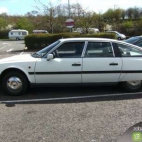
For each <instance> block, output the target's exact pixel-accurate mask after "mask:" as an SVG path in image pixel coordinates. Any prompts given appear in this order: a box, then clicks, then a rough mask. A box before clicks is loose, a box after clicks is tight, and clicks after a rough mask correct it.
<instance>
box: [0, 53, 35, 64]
mask: <svg viewBox="0 0 142 142" xmlns="http://www.w3.org/2000/svg"><path fill="white" fill-rule="evenodd" d="M36 60H37V58H34V57H32V56H31V55H30V54H24V55H16V56H12V57H8V58H3V59H0V63H10V62H31V61H36Z"/></svg>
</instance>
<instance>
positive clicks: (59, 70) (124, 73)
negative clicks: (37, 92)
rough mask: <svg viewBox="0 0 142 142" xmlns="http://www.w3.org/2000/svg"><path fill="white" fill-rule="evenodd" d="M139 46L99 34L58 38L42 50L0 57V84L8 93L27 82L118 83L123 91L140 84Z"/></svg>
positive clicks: (141, 56) (26, 85) (16, 92)
mask: <svg viewBox="0 0 142 142" xmlns="http://www.w3.org/2000/svg"><path fill="white" fill-rule="evenodd" d="M141 64H142V49H141V48H139V47H137V46H135V45H132V44H129V43H125V42H122V41H117V40H112V39H101V38H68V39H60V40H58V41H56V42H54V43H52V44H51V45H49V46H47V47H45V48H43V49H42V50H40V51H38V52H36V53H32V54H25V55H17V56H13V57H9V58H5V59H1V60H0V84H1V88H2V90H3V91H4V92H5V93H6V94H9V95H22V94H24V93H25V92H26V91H27V89H28V88H29V87H30V86H31V85H33V86H34V85H57V84H61V85H63V84H65V85H68V84H81V85H83V84H96V83H99V84H100V83H101V84H102V83H121V84H122V86H123V88H124V89H125V90H126V91H131V92H134V91H139V90H140V89H141V86H142V81H141V80H142V66H141Z"/></svg>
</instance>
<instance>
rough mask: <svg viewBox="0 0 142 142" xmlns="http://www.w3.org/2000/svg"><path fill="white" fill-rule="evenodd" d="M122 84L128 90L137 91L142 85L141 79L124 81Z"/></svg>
mask: <svg viewBox="0 0 142 142" xmlns="http://www.w3.org/2000/svg"><path fill="white" fill-rule="evenodd" d="M122 86H123V88H124V89H125V90H126V91H128V92H137V91H140V89H141V87H142V81H141V80H134V81H126V82H123V83H122Z"/></svg>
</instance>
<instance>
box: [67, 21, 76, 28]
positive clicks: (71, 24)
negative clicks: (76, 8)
mask: <svg viewBox="0 0 142 142" xmlns="http://www.w3.org/2000/svg"><path fill="white" fill-rule="evenodd" d="M66 26H67V28H72V27H74V20H73V19H67V20H66Z"/></svg>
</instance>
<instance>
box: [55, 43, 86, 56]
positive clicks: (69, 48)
mask: <svg viewBox="0 0 142 142" xmlns="http://www.w3.org/2000/svg"><path fill="white" fill-rule="evenodd" d="M83 47H84V42H70V43H64V44H62V45H61V46H60V47H58V48H57V49H56V50H55V51H53V55H54V57H56V58H80V57H81V55H82V51H83Z"/></svg>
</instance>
